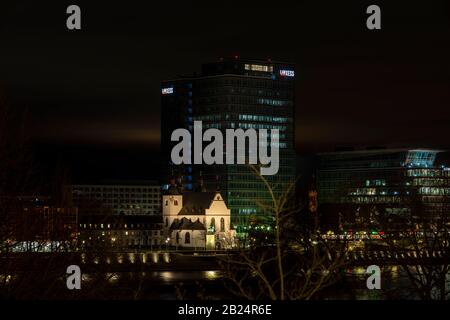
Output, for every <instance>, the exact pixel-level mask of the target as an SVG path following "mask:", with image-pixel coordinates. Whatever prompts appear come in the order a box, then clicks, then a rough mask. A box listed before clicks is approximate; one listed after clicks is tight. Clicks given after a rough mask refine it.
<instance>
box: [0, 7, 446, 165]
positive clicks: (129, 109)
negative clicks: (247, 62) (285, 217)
mask: <svg viewBox="0 0 450 320" xmlns="http://www.w3.org/2000/svg"><path fill="white" fill-rule="evenodd" d="M393 2H395V4H393ZM70 4H78V5H80V7H81V9H82V30H81V31H69V30H67V29H66V17H67V15H66V13H65V11H66V7H67V6H68V5H70ZM369 4H378V5H379V6H380V7H381V10H382V30H377V31H370V30H367V28H366V26H365V22H366V18H367V16H368V15H367V14H366V13H365V11H366V8H367V6H368V5H369ZM0 39H1V42H0V86H1V87H3V90H4V91H5V92H6V96H7V98H8V101H9V103H10V104H11V105H13V106H14V107H17V108H19V107H26V108H27V109H28V110H29V111H30V115H31V116H30V121H29V124H28V128H29V132H30V135H31V136H32V138H33V139H34V141H36V142H39V143H45V144H46V145H47V146H52V147H51V149H52V150H61V149H65V150H67V149H68V148H69V147H70V148H71V149H72V151H71V152H72V153H71V155H70V157H72V160H73V161H78V160H79V161H84V162H86V159H85V155H86V154H89V155H91V157H90V159H89V161H90V162H89V163H90V164H91V165H92V166H91V167H94V168H95V167H101V166H102V165H100V163H103V164H104V161H105V160H106V159H112V160H111V161H112V162H114V161H115V162H116V163H119V164H122V163H123V165H124V166H131V167H134V166H133V164H132V163H133V162H132V161H137V162H139V164H138V165H137V166H136V168H139V166H140V165H142V166H145V163H146V161H147V160H148V159H149V156H148V154H150V153H151V152H157V151H158V148H159V128H160V125H159V122H160V119H159V114H160V110H159V108H160V104H159V89H160V85H159V83H160V81H161V80H163V79H168V78H172V77H175V76H177V75H180V74H188V73H192V72H193V71H198V70H199V68H200V64H201V63H203V62H210V61H215V60H217V59H218V58H219V57H227V56H231V55H235V54H238V55H240V56H241V57H250V58H253V57H254V58H264V59H265V58H272V59H274V60H284V61H289V62H294V63H295V64H296V87H297V88H296V104H297V105H296V128H297V129H296V144H297V149H298V151H300V152H306V151H324V150H332V149H334V148H335V147H336V146H349V145H356V146H360V145H364V146H365V145H388V146H421V147H439V148H448V147H449V146H450V142H449V137H450V125H449V124H450V111H449V109H450V108H449V107H450V2H449V1H444V0H443V1H420V2H419V1H331V0H330V1H317V0H314V1H301V0H297V1H285V0H277V1H272V2H265V1H253V0H251V1H248V0H246V1H243V0H240V1H235V0H232V1H211V0H210V1H202V0H195V1H194V0H190V1H188V0H184V1H178V0H173V1H164V2H156V1H117V2H111V1H45V2H44V1H20V0H15V1H8V2H7V1H2V2H1V4H0ZM106 149H107V151H105V150H106ZM74 150H76V151H74ZM80 150H83V152H81V151H80ZM77 154H78V157H79V159H76V155H77ZM119 154H120V156H118V155H119ZM145 154H147V156H144V155H145ZM128 155H129V157H128ZM136 155H139V156H136ZM141 155H142V157H141ZM127 157H128V158H131V162H129V163H128V164H126V163H127V162H126V161H127ZM74 159H75V160H74ZM133 159H134V160H133ZM130 164H131V165H130ZM118 166H120V165H112V167H111V170H112V171H114V170H116V169H117V167H118Z"/></svg>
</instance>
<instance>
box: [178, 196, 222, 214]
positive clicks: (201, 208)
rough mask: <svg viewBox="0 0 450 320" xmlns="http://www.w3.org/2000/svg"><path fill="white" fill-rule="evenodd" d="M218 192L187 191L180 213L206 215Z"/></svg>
mask: <svg viewBox="0 0 450 320" xmlns="http://www.w3.org/2000/svg"><path fill="white" fill-rule="evenodd" d="M217 194H218V192H185V193H184V194H183V209H181V211H180V213H179V215H204V214H205V210H206V209H209V208H210V207H211V203H212V202H213V200H214V198H215V196H216V195H217Z"/></svg>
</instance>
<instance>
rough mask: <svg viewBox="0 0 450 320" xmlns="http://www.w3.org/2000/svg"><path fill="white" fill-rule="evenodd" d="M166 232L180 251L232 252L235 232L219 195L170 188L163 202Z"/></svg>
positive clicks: (169, 241) (226, 208) (170, 242)
mask: <svg viewBox="0 0 450 320" xmlns="http://www.w3.org/2000/svg"><path fill="white" fill-rule="evenodd" d="M162 213H163V224H164V233H165V235H166V237H167V240H166V241H167V242H168V244H169V245H170V246H174V247H177V248H192V249H195V248H198V249H208V250H215V249H231V248H233V247H234V246H235V234H236V233H235V230H233V229H232V228H231V222H230V209H228V207H227V205H226V203H225V201H224V199H223V198H222V195H221V194H220V192H179V190H178V189H177V188H176V187H174V186H171V187H170V188H169V190H168V192H167V193H166V194H164V195H163V199H162Z"/></svg>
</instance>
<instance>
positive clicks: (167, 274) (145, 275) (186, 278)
mask: <svg viewBox="0 0 450 320" xmlns="http://www.w3.org/2000/svg"><path fill="white" fill-rule="evenodd" d="M105 277H106V279H108V281H109V282H111V283H115V282H117V281H118V280H121V279H130V278H134V277H139V278H141V279H145V280H149V281H156V282H160V283H166V284H174V283H180V282H183V283H191V282H192V283H194V282H196V281H212V280H218V279H221V277H222V272H221V271H220V270H208V271H153V272H139V273H133V272H116V273H106V274H105ZM93 279H94V277H93V275H92V274H89V273H84V274H82V280H83V281H87V282H89V281H92V280H93Z"/></svg>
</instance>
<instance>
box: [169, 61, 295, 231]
mask: <svg viewBox="0 0 450 320" xmlns="http://www.w3.org/2000/svg"><path fill="white" fill-rule="evenodd" d="M294 79H295V70H294V66H293V65H291V64H287V63H281V62H273V61H260V60H244V59H240V58H235V59H225V60H223V59H222V60H221V61H218V62H214V63H209V64H205V65H203V66H202V72H201V74H200V76H193V77H188V78H182V79H177V80H170V81H163V83H162V88H161V95H162V132H161V144H162V152H163V156H165V162H164V169H163V172H164V173H163V174H164V175H165V177H166V178H165V180H163V181H168V180H169V177H170V176H173V177H175V178H178V179H179V180H180V182H181V184H182V185H183V187H184V188H185V189H188V190H192V189H195V187H196V186H197V185H199V184H202V185H203V187H204V188H205V189H206V190H208V191H213V190H217V189H220V191H221V193H222V195H223V196H224V198H225V199H226V202H227V204H228V206H229V208H230V209H231V215H232V223H233V224H234V226H235V227H236V228H237V231H238V232H241V231H242V232H244V231H243V230H244V229H243V227H244V226H246V225H247V224H248V223H249V222H257V223H265V222H268V220H271V214H270V212H269V211H270V210H267V209H263V206H264V204H267V203H268V202H269V201H270V195H269V193H268V191H267V189H266V188H265V187H264V185H263V183H262V182H261V180H260V178H259V177H258V176H257V175H256V174H255V173H254V172H252V171H251V169H250V168H249V167H248V166H246V165H180V166H175V165H173V164H172V163H171V161H170V151H171V149H172V147H173V146H174V145H175V144H176V143H172V142H171V141H170V135H171V133H172V132H173V130H175V129H176V128H187V129H188V130H189V131H190V132H193V123H194V121H202V125H203V130H206V129H209V128H216V129H219V130H221V131H222V132H223V134H224V136H225V130H226V129H238V128H241V129H243V130H246V129H249V128H253V129H269V130H270V129H278V130H279V150H280V166H279V171H278V173H277V174H276V175H274V176H265V177H266V178H267V179H268V180H269V182H270V183H271V185H272V186H273V187H274V188H275V191H276V193H277V194H279V193H280V192H282V190H283V189H284V188H286V186H287V185H288V184H289V183H290V182H292V181H293V180H294V179H295V152H294V103H295V101H294ZM163 179H164V178H163Z"/></svg>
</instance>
